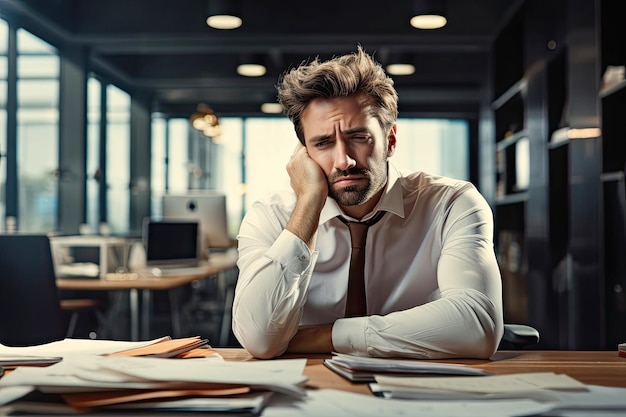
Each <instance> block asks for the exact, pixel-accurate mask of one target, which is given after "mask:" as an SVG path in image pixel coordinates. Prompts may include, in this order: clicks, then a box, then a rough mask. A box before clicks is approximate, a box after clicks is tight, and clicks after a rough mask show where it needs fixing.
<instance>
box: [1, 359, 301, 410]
mask: <svg viewBox="0 0 626 417" xmlns="http://www.w3.org/2000/svg"><path fill="white" fill-rule="evenodd" d="M305 365H306V359H283V360H273V361H258V362H227V361H224V360H215V359H213V358H199V359H190V360H177V359H170V358H155V357H135V356H102V355H86V356H78V355H77V356H68V357H66V358H64V360H63V361H61V362H59V363H56V364H54V365H51V366H48V367H18V368H17V369H15V370H14V371H12V372H11V373H10V374H8V375H6V376H4V377H3V378H2V379H0V399H2V400H3V401H4V404H3V403H2V402H0V406H1V405H7V406H8V407H9V406H10V407H11V409H15V407H18V408H19V407H21V408H22V409H23V408H24V404H22V405H16V404H17V403H19V401H20V399H21V398H26V397H25V396H28V394H29V393H32V392H35V391H37V392H39V393H42V394H44V395H52V394H57V395H58V394H60V395H61V396H62V397H63V398H64V399H65V402H66V403H67V405H70V406H72V409H75V410H77V409H78V410H83V409H91V408H98V409H99V408H101V407H113V406H115V407H126V406H129V405H131V404H135V403H139V402H141V403H142V404H143V405H142V407H148V404H152V405H153V406H154V407H156V408H159V409H167V408H168V407H170V406H171V409H177V407H179V406H180V407H182V406H183V405H184V404H186V405H187V406H189V407H193V408H194V409H198V410H200V409H202V410H209V409H211V410H212V409H221V408H220V407H222V408H231V407H237V409H241V408H242V407H243V408H250V409H255V407H259V406H262V405H263V404H265V402H266V400H267V398H268V397H269V394H267V393H281V394H285V395H287V396H289V397H292V398H301V397H303V396H305V395H306V391H305V388H304V386H303V384H304V382H306V381H307V377H306V376H305V375H304V374H303V371H304V367H305ZM24 387H30V389H29V390H25V391H24V390H23V388H24ZM20 389H22V391H24V392H21V396H19V397H18V396H17V394H19V393H20V391H19V390H20ZM262 393H266V394H267V395H259V394H262ZM189 398H193V399H195V401H193V402H191V401H187V402H181V401H180V400H183V399H189ZM220 399H221V400H220ZM165 402H169V403H171V404H165ZM174 402H176V403H178V404H174ZM244 403H245V404H246V405H243V404H244ZM132 407H139V405H133V406H132ZM0 414H1V411H0Z"/></svg>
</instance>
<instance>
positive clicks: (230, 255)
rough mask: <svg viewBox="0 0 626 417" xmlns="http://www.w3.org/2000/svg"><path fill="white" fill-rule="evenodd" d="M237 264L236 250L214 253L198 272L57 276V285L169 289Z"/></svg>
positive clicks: (95, 287)
mask: <svg viewBox="0 0 626 417" xmlns="http://www.w3.org/2000/svg"><path fill="white" fill-rule="evenodd" d="M236 265H237V254H236V252H234V251H228V252H223V253H221V252H220V253H213V254H211V256H210V257H209V259H208V262H207V265H206V267H202V268H200V269H199V270H198V272H197V273H193V274H187V275H177V276H165V277H157V276H152V275H147V274H146V275H140V276H139V278H138V279H129V280H108V279H98V278H57V280H56V282H57V287H58V288H59V289H61V290H101V291H110V290H127V289H139V290H169V289H172V288H176V287H180V286H182V285H185V284H188V283H190V282H191V281H194V280H197V279H202V278H206V277H208V276H211V275H215V274H218V273H220V272H222V271H225V270H228V269H231V268H234V267H235V266H236Z"/></svg>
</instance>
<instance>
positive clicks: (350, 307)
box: [340, 211, 386, 317]
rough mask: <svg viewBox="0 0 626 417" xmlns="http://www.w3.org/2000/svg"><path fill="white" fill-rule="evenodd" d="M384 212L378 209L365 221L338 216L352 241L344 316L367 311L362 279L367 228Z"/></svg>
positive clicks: (358, 315)
mask: <svg viewBox="0 0 626 417" xmlns="http://www.w3.org/2000/svg"><path fill="white" fill-rule="evenodd" d="M385 213H386V212H385V211H379V212H378V213H376V215H375V216H374V217H372V218H371V219H370V220H368V221H365V222H349V221H346V220H344V219H343V218H341V217H340V219H341V221H343V222H344V223H346V224H347V225H348V228H349V229H350V240H351V241H352V255H351V257H350V275H349V278H348V297H347V301H346V313H345V316H346V317H362V316H365V314H366V313H367V309H366V302H365V279H364V278H365V276H364V269H365V241H366V240H367V229H368V228H369V227H370V226H372V225H373V224H375V223H376V222H377V221H379V220H380V219H381V218H382V217H383V216H384V215H385Z"/></svg>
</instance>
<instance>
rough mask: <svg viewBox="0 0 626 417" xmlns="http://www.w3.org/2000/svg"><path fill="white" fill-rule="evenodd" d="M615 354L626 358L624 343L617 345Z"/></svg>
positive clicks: (625, 345) (625, 344)
mask: <svg viewBox="0 0 626 417" xmlns="http://www.w3.org/2000/svg"><path fill="white" fill-rule="evenodd" d="M617 354H618V355H619V356H622V357H625V358H626V342H625V343H620V344H619V345H617Z"/></svg>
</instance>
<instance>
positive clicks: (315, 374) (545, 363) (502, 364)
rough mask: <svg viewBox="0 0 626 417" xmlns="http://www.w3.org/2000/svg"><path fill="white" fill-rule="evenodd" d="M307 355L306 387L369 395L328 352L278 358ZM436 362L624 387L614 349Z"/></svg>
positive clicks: (621, 361) (236, 353) (236, 355)
mask: <svg viewBox="0 0 626 417" xmlns="http://www.w3.org/2000/svg"><path fill="white" fill-rule="evenodd" d="M216 351H217V352H218V353H219V354H220V355H222V356H223V357H224V359H225V360H234V361H249V360H255V359H254V358H253V357H252V356H251V355H250V354H249V353H248V352H247V351H246V350H244V349H234V348H233V349H228V348H226V349H224V348H222V349H216ZM303 357H304V358H307V365H306V367H305V369H304V374H305V375H306V376H308V377H309V380H308V382H307V387H310V388H313V389H322V388H330V389H337V390H342V391H349V392H354V393H360V394H367V395H372V392H371V391H370V389H369V385H368V384H363V383H361V384H359V383H352V382H349V381H348V380H346V379H345V378H343V377H341V376H339V375H337V374H336V373H334V372H333V371H331V370H330V369H328V368H327V367H326V366H324V364H323V362H324V359H328V358H330V357H331V355H326V354H319V355H316V354H306V355H283V356H281V359H288V358H303ZM437 362H443V363H456V364H465V365H469V366H473V367H476V368H480V369H483V370H484V371H486V372H488V373H491V374H494V375H505V374H514V373H524V372H554V373H557V374H567V375H569V376H570V377H572V378H575V379H577V380H578V381H580V382H582V383H584V384H588V385H603V386H610V387H622V388H626V358H623V357H619V356H617V350H615V351H557V350H555V351H543V350H515V351H508V350H503V351H498V352H497V353H496V354H495V355H494V356H493V358H491V359H487V360H483V359H445V360H440V361H437Z"/></svg>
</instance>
